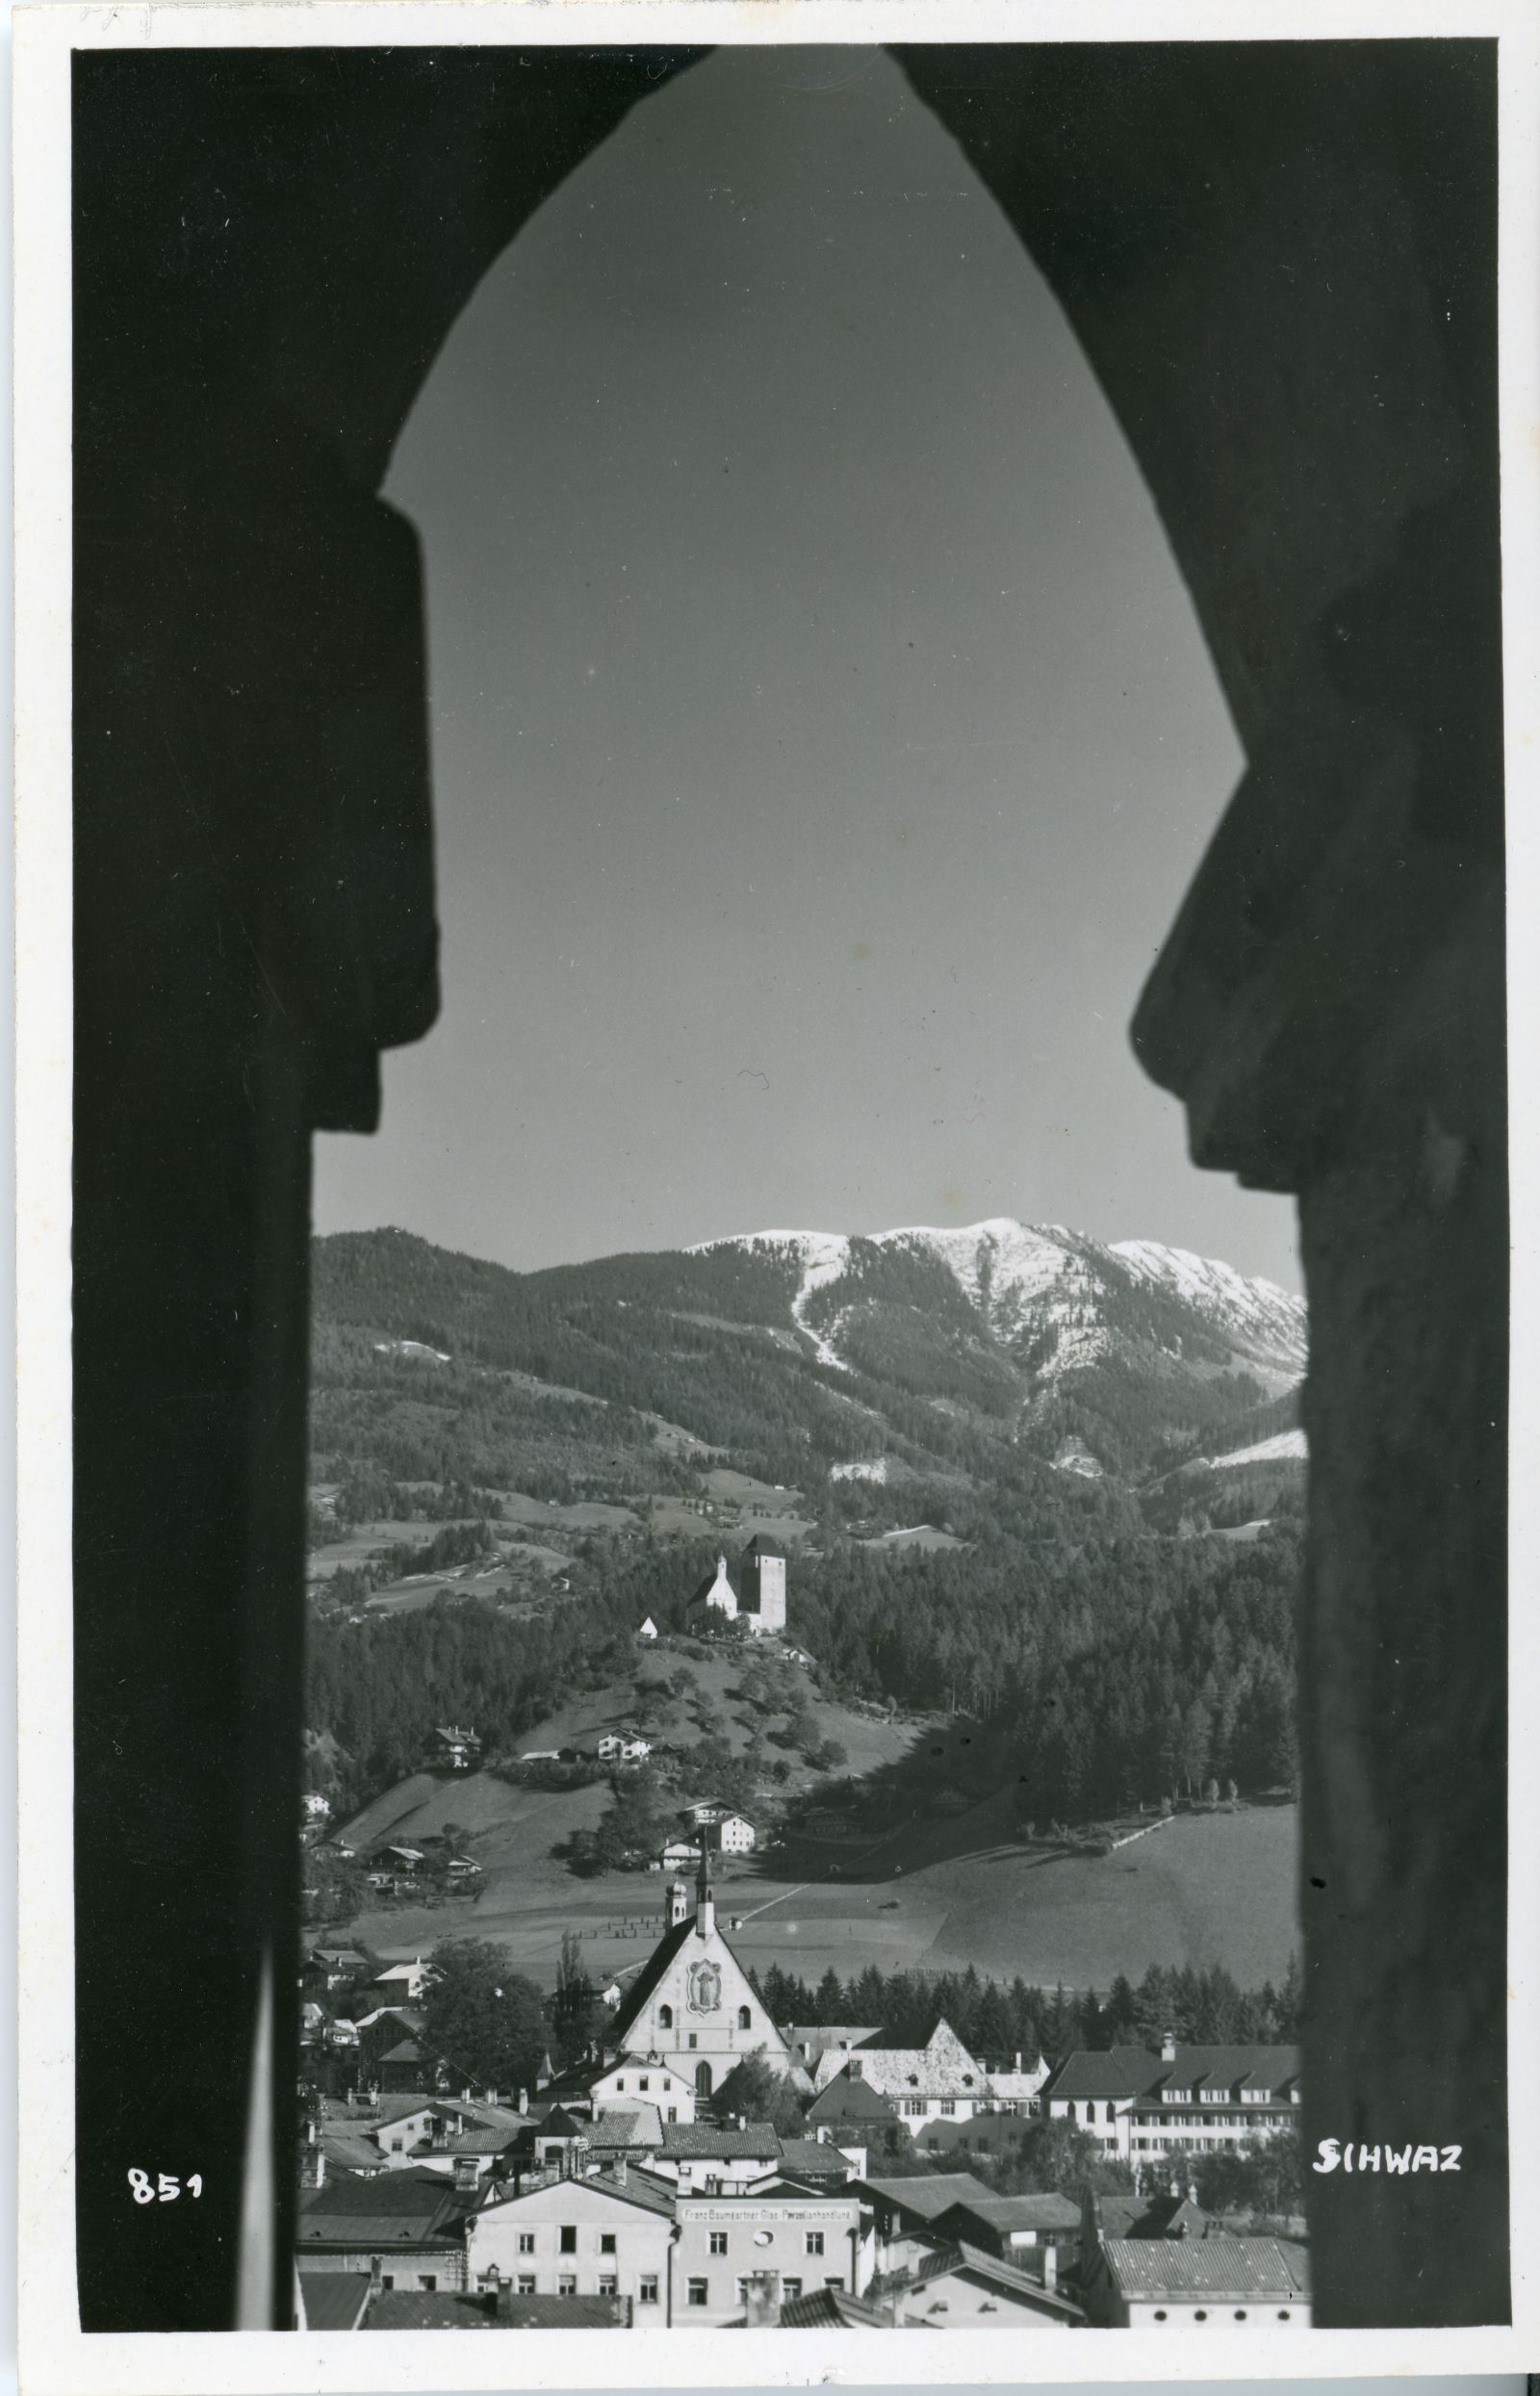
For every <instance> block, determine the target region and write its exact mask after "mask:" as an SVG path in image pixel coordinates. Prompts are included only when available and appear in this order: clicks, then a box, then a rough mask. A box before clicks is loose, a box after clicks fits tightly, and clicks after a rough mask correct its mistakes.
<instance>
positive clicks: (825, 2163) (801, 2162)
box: [781, 2138, 850, 2178]
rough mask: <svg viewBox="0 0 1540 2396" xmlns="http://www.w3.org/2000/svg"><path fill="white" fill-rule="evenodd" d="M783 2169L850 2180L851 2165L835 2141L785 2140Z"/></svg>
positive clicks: (782, 2142)
mask: <svg viewBox="0 0 1540 2396" xmlns="http://www.w3.org/2000/svg"><path fill="white" fill-rule="evenodd" d="M781 2168H782V2170H783V2171H786V2172H812V2173H815V2174H818V2175H824V2174H827V2175H829V2176H830V2177H834V2176H836V2175H837V2176H838V2177H842V2178H848V2177H849V2176H850V2165H849V2164H848V2163H847V2162H846V2160H845V2158H844V2156H843V2155H842V2154H841V2153H840V2151H839V2149H838V2148H837V2147H836V2146H835V2145H834V2142H833V2140H825V2139H821V2138H783V2140H782V2141H781Z"/></svg>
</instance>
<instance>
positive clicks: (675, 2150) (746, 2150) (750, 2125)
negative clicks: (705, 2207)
mask: <svg viewBox="0 0 1540 2396" xmlns="http://www.w3.org/2000/svg"><path fill="white" fill-rule="evenodd" d="M648 2161H649V2166H650V2168H651V2169H652V2170H653V2171H654V2172H655V2174H656V2175H657V2177H659V2178H660V2179H665V2180H667V2181H669V2183H670V2184H671V2185H672V2186H674V2187H676V2188H678V2189H679V2191H680V2194H681V2195H688V2194H691V2193H692V2192H693V2193H694V2194H696V2195H704V2196H732V2194H733V2193H734V2192H735V2191H740V2190H743V2189H748V2188H753V2187H756V2186H757V2185H760V2184H762V2183H763V2182H764V2181H765V2180H768V2179H771V2178H773V2177H775V2174H776V2171H777V2169H778V2168H779V2165H780V2162H781V2139H780V2136H779V2134H778V2132H777V2131H776V2130H775V2128H774V2127H773V2126H772V2125H771V2124H770V2123H769V2122H745V2121H739V2122H736V2123H730V2124H729V2125H726V2126H725V2127H723V2128H717V2127H716V2126H715V2125H712V2124H710V2123H706V2122H668V2123H665V2124H664V2125H663V2135H662V2138H661V2140H660V2142H659V2144H658V2146H657V2149H656V2151H655V2153H653V2154H652V2155H651V2156H649V2158H648Z"/></svg>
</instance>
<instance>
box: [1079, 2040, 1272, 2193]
mask: <svg viewBox="0 0 1540 2396" xmlns="http://www.w3.org/2000/svg"><path fill="white" fill-rule="evenodd" d="M1299 2101H1300V2086H1299V2050H1298V2048H1296V2047H1197V2046H1183V2045H1181V2044H1179V2043H1178V2042H1177V2041H1176V2040H1175V2039H1174V2038H1170V2037H1168V2038H1167V2039H1166V2040H1165V2041H1164V2042H1163V2044H1162V2047H1161V2050H1160V2053H1159V2054H1158V2055H1157V2054H1153V2053H1151V2051H1150V2050H1149V2048H1145V2047H1114V2048H1110V2049H1109V2050H1108V2051H1107V2052H1106V2053H1104V2054H1102V2053H1095V2052H1088V2051H1087V2050H1085V2049H1078V2050H1077V2051H1076V2052H1075V2053H1074V2054H1071V2055H1068V2056H1066V2057H1065V2061H1064V2062H1063V2063H1062V2064H1061V2065H1060V2066H1059V2069H1058V2071H1057V2072H1055V2073H1054V2074H1052V2076H1051V2077H1050V2078H1049V2080H1048V2081H1047V2082H1046V2084H1045V2086H1044V2087H1043V2089H1042V2092H1041V2095H1040V2098H1039V2100H1038V2103H1039V2108H1040V2111H1041V2112H1042V2113H1043V2114H1045V2115H1046V2116H1047V2117H1048V2119H1050V2120H1054V2121H1070V2122H1073V2123H1075V2124H1076V2125H1077V2126H1078V2127H1080V2128H1082V2129H1085V2130H1088V2131H1089V2132H1090V2134H1091V2136H1092V2137H1093V2138H1095V2139H1096V2140H1097V2141H1098V2142H1099V2143H1100V2144H1101V2145H1102V2146H1103V2147H1104V2148H1105V2149H1106V2150H1107V2151H1109V2152H1110V2153H1114V2154H1117V2156H1119V2157H1120V2158H1121V2159H1122V2160H1123V2161H1125V2162H1133V2163H1150V2162H1159V2161H1162V2160H1164V2159H1165V2158H1166V2157H1167V2156H1168V2154H1169V2153H1170V2152H1171V2151H1172V2150H1173V2149H1180V2150H1181V2151H1183V2152H1184V2153H1189V2154H1193V2153H1197V2154H1216V2153H1223V2152H1225V2151H1233V2150H1234V2149H1236V2148H1238V2147H1241V2146H1244V2145H1245V2142H1246V2140H1247V2139H1250V2138H1256V2137H1270V2136H1271V2135H1273V2134H1275V2133H1276V2132H1277V2131H1279V2130H1282V2129H1286V2128H1288V2126H1289V2125H1290V2124H1291V2123H1294V2122H1297V2121H1298V2119H1299Z"/></svg>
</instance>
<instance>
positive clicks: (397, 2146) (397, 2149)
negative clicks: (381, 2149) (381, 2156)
mask: <svg viewBox="0 0 1540 2396" xmlns="http://www.w3.org/2000/svg"><path fill="white" fill-rule="evenodd" d="M404 2146H405V2141H404V2139H400V2138H393V2139H392V2140H391V2152H392V2154H399V2153H401V2151H402V2150H403V2148H404Z"/></svg>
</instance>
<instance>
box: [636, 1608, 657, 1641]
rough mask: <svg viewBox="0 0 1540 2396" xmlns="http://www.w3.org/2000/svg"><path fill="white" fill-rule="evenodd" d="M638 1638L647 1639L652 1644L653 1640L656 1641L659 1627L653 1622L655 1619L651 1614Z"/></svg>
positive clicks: (638, 1633)
mask: <svg viewBox="0 0 1540 2396" xmlns="http://www.w3.org/2000/svg"><path fill="white" fill-rule="evenodd" d="M636 1636H637V1637H638V1638H639V1639H646V1640H648V1641H649V1642H651V1641H652V1640H654V1639H655V1638H656V1636H657V1625H656V1623H655V1621H654V1620H653V1617H652V1615H651V1614H649V1615H648V1617H647V1620H646V1621H645V1622H644V1623H643V1624H642V1627H641V1629H640V1630H639V1631H638V1632H637V1634H636Z"/></svg>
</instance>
